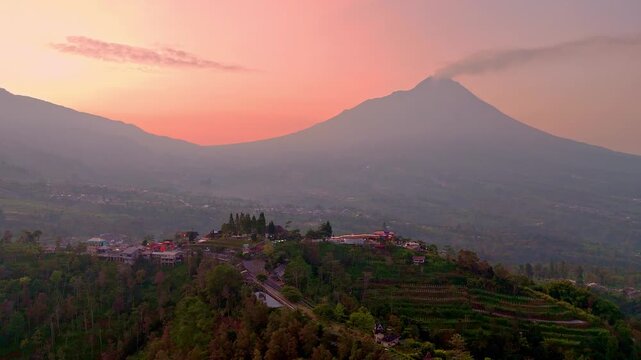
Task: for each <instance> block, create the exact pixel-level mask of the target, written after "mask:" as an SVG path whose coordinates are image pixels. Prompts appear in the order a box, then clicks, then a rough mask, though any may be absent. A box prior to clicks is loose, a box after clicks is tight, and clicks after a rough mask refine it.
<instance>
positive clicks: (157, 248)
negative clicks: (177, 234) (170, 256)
mask: <svg viewBox="0 0 641 360" xmlns="http://www.w3.org/2000/svg"><path fill="white" fill-rule="evenodd" d="M148 246H149V250H151V252H165V251H173V250H175V249H176V246H175V245H174V243H173V242H172V241H171V240H165V241H163V242H158V243H151V244H149V245H148Z"/></svg>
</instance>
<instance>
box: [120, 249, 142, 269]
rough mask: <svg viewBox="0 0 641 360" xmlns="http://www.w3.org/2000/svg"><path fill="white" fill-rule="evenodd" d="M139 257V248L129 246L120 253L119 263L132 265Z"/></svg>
mask: <svg viewBox="0 0 641 360" xmlns="http://www.w3.org/2000/svg"><path fill="white" fill-rule="evenodd" d="M139 256H140V248H139V247H138V246H130V247H128V248H126V249H124V250H123V251H122V252H121V253H120V258H121V262H123V263H125V264H130V265H133V263H135V262H136V260H138V257H139Z"/></svg>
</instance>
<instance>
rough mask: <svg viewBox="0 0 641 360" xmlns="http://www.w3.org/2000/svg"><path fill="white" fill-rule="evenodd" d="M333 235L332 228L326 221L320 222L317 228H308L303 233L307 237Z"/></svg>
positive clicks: (320, 237) (323, 237)
mask: <svg viewBox="0 0 641 360" xmlns="http://www.w3.org/2000/svg"><path fill="white" fill-rule="evenodd" d="M332 235H334V230H332V224H330V223H329V221H328V222H325V223H322V224H320V226H319V227H318V228H317V229H309V230H307V233H306V234H305V238H307V239H325V238H329V237H332Z"/></svg>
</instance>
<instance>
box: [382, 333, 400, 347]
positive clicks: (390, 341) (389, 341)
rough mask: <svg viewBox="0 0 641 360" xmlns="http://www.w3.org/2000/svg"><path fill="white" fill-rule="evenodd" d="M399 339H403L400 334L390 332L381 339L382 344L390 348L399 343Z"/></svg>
mask: <svg viewBox="0 0 641 360" xmlns="http://www.w3.org/2000/svg"><path fill="white" fill-rule="evenodd" d="M399 341H401V337H400V336H398V335H394V334H388V335H385V336H383V339H381V342H380V344H381V345H383V346H384V347H386V348H390V347H393V346H396V345H398V343H399Z"/></svg>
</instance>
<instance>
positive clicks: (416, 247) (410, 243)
mask: <svg viewBox="0 0 641 360" xmlns="http://www.w3.org/2000/svg"><path fill="white" fill-rule="evenodd" d="M403 247H404V248H406V249H409V250H413V251H418V250H421V244H420V243H418V242H416V241H408V242H406V243H405V245H403Z"/></svg>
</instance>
